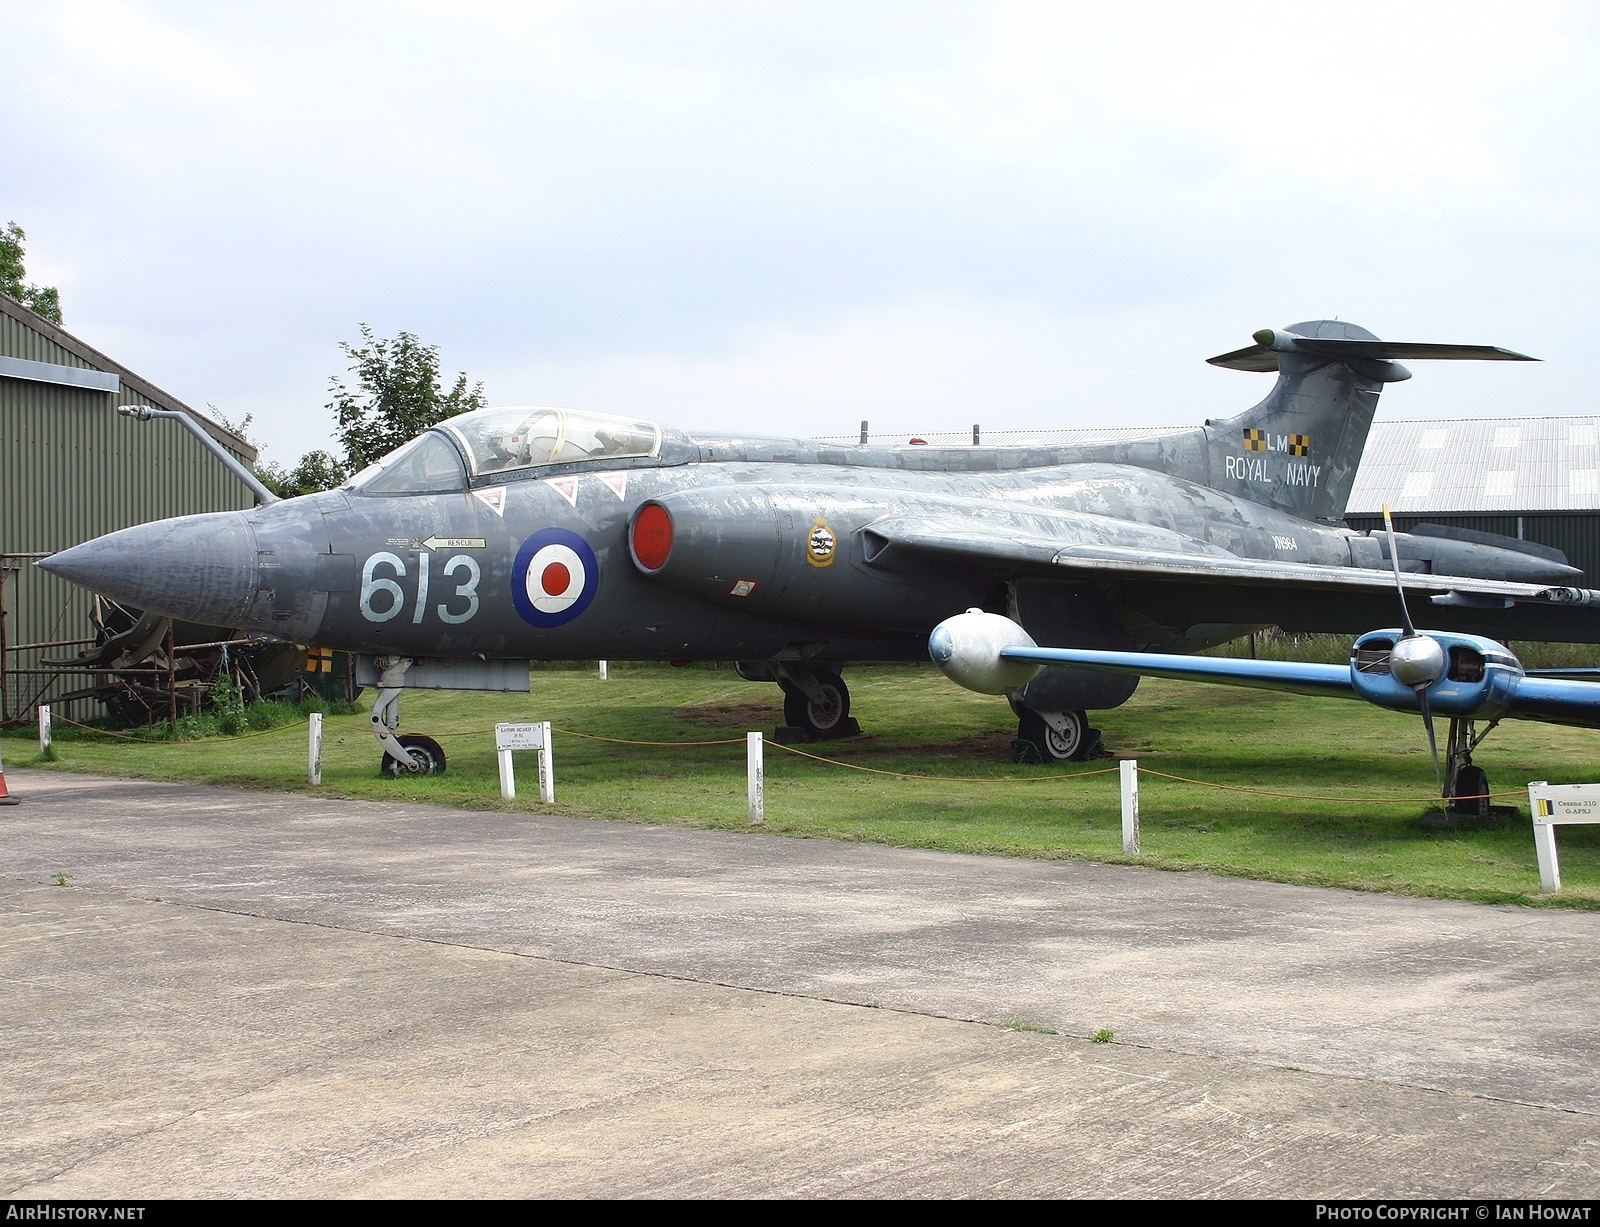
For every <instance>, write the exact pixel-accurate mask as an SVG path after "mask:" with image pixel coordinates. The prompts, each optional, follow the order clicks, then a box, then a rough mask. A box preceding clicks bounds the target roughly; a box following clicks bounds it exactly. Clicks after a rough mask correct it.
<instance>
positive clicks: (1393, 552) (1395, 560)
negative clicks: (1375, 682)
mask: <svg viewBox="0 0 1600 1227" xmlns="http://www.w3.org/2000/svg"><path fill="white" fill-rule="evenodd" d="M1383 526H1384V528H1385V529H1387V530H1388V533H1389V561H1390V563H1392V564H1393V566H1394V590H1395V592H1396V593H1397V594H1399V597H1400V618H1401V620H1402V621H1403V622H1404V623H1405V627H1406V636H1407V638H1409V637H1410V636H1412V635H1415V634H1416V633H1417V628H1416V627H1414V626H1412V625H1411V611H1410V610H1409V609H1407V608H1406V590H1405V586H1404V585H1403V584H1401V582H1400V547H1399V546H1398V545H1396V544H1395V539H1394V517H1393V516H1391V515H1390V514H1389V504H1388V503H1385V504H1384V505H1383Z"/></svg>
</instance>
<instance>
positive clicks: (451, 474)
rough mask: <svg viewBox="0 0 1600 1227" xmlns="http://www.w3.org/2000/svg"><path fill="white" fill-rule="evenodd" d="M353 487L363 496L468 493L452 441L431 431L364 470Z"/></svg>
mask: <svg viewBox="0 0 1600 1227" xmlns="http://www.w3.org/2000/svg"><path fill="white" fill-rule="evenodd" d="M350 485H351V486H352V487H354V488H355V489H357V490H359V491H361V493H363V494H447V493H449V492H450V491H451V490H465V489H466V488H467V474H466V472H465V470H463V469H462V467H461V456H460V454H459V453H458V452H457V451H456V449H455V448H454V447H452V446H451V444H450V440H449V439H446V438H445V437H444V436H443V435H439V434H435V433H434V432H433V431H431V430H430V431H429V432H428V433H427V434H424V435H419V436H418V437H417V438H415V439H413V440H411V442H410V443H406V444H403V445H402V446H400V447H397V448H395V450H394V451H392V452H390V453H389V454H388V455H387V456H385V457H384V458H383V459H382V460H379V461H377V462H376V463H374V464H370V465H368V466H367V467H366V468H364V469H362V470H361V472H359V473H357V474H356V475H355V476H354V477H352V478H351V479H350Z"/></svg>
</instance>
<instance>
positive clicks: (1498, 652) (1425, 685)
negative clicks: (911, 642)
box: [928, 609, 1600, 803]
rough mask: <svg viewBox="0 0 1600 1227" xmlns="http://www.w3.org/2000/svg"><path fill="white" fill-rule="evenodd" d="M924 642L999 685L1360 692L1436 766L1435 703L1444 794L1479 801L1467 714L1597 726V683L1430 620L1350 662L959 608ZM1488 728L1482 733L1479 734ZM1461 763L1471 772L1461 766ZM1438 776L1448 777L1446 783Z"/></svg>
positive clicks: (974, 685) (969, 683) (973, 683)
mask: <svg viewBox="0 0 1600 1227" xmlns="http://www.w3.org/2000/svg"><path fill="white" fill-rule="evenodd" d="M928 653H929V655H930V656H932V657H933V660H934V663H935V664H937V665H938V666H939V668H940V670H941V671H943V673H944V674H945V676H946V677H948V678H950V679H951V680H952V681H954V682H956V683H957V684H958V685H961V686H964V687H966V688H967V689H969V690H976V691H978V692H979V693H983V694H1005V693H1009V692H1013V691H1016V690H1017V689H1019V688H1020V687H1022V686H1025V685H1026V684H1027V683H1028V682H1029V681H1030V680H1031V679H1032V677H1033V675H1034V674H1035V673H1036V672H1038V670H1039V669H1040V668H1041V667H1044V666H1048V665H1055V666H1061V665H1068V666H1074V667H1077V668H1084V669H1094V670H1101V671H1104V672H1109V673H1124V674H1134V675H1138V676H1141V677H1164V678H1172V679H1175V680H1178V681H1193V682H1213V683H1217V684H1220V685H1224V686H1245V687H1251V688H1254V689H1258V690H1280V691H1287V692H1290V693H1294V694H1306V695H1318V696H1329V697H1333V698H1346V699H1361V700H1363V701H1365V702H1368V703H1372V704H1375V705H1377V706H1379V707H1387V708H1389V709H1391V710H1394V711H1412V712H1417V713H1418V714H1420V715H1421V716H1422V718H1423V721H1424V723H1425V724H1426V726H1427V733H1428V743H1429V745H1430V747H1432V748H1433V751H1434V757H1435V763H1436V765H1437V759H1438V748H1437V743H1436V741H1435V740H1434V734H1433V714H1434V713H1436V712H1437V713H1439V714H1442V715H1444V716H1446V717H1448V718H1449V721H1450V736H1449V742H1448V748H1447V756H1448V761H1449V771H1448V775H1447V776H1444V775H1441V780H1440V783H1441V787H1442V788H1443V790H1444V794H1445V795H1446V796H1447V797H1450V798H1452V802H1453V803H1454V801H1455V799H1456V798H1461V797H1469V798H1471V799H1472V800H1473V801H1486V799H1487V782H1486V781H1485V780H1484V779H1483V774H1482V772H1481V771H1480V770H1478V769H1477V768H1472V759H1471V754H1472V751H1473V750H1474V749H1475V748H1476V747H1477V744H1478V743H1479V742H1480V741H1481V740H1482V735H1478V736H1475V735H1474V733H1473V724H1474V722H1476V721H1486V722H1488V726H1489V728H1491V729H1492V728H1493V727H1494V725H1495V724H1496V723H1498V722H1499V721H1501V720H1503V719H1508V718H1509V719H1521V720H1538V721H1543V722H1545V723H1549V724H1567V725H1575V726H1578V727H1580V728H1600V684H1597V683H1595V682H1592V681H1589V682H1586V681H1574V680H1570V679H1566V678H1557V677H1549V676H1529V675H1528V673H1527V672H1526V671H1525V670H1524V669H1523V667H1522V662H1521V661H1519V660H1518V659H1517V658H1516V656H1515V655H1514V654H1513V653H1512V652H1511V650H1510V649H1509V648H1507V647H1506V646H1505V645H1504V644H1502V643H1497V642H1496V641H1494V640H1493V639H1486V638H1484V637H1483V636H1481V635H1464V634H1451V633H1445V632H1440V631H1431V630H1429V631H1412V630H1399V629H1391V630H1381V631H1369V632H1368V633H1367V634H1365V635H1362V636H1361V637H1360V638H1359V639H1357V640H1356V641H1355V643H1354V644H1353V645H1352V647H1351V649H1350V663H1349V664H1348V665H1323V664H1308V663H1299V662H1294V661H1280V660H1230V659H1224V658H1219V657H1207V656H1178V655H1171V654H1167V653H1156V652H1110V651H1095V650H1089V649H1081V648H1046V647H1040V646H1039V645H1038V644H1036V643H1034V642H1033V638H1032V637H1031V636H1030V635H1029V634H1028V633H1027V632H1026V631H1025V630H1023V629H1022V627H1020V626H1018V625H1017V624H1016V623H1015V622H1012V621H1011V620H1010V619H1009V618H1003V617H1000V616H999V615H997V614H989V613H984V612H982V611H981V610H976V609H972V610H968V611H967V612H966V613H964V614H958V615H957V616H956V617H953V618H948V619H946V620H945V621H944V622H941V623H940V624H939V625H938V626H937V627H935V628H934V631H933V634H932V635H930V636H929V638H928ZM1487 732H1488V730H1487V729H1486V730H1485V732H1484V735H1487ZM1468 768H1471V770H1472V774H1470V775H1469V774H1466V773H1467V769H1468ZM1446 780H1448V783H1446Z"/></svg>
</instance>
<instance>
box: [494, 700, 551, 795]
mask: <svg viewBox="0 0 1600 1227" xmlns="http://www.w3.org/2000/svg"><path fill="white" fill-rule="evenodd" d="M494 748H495V750H496V752H497V754H498V756H499V759H500V798H501V800H503V801H510V800H512V799H513V798H515V797H516V795H517V780H516V776H515V775H514V774H513V773H512V769H511V752H512V751H513V750H537V751H539V800H540V801H542V802H543V803H544V804H546V805H552V804H554V803H555V799H556V769H555V764H554V763H553V762H551V759H550V721H548V720H542V721H540V722H539V723H538V724H497V725H495V726H494Z"/></svg>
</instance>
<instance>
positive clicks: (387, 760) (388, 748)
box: [370, 656, 445, 776]
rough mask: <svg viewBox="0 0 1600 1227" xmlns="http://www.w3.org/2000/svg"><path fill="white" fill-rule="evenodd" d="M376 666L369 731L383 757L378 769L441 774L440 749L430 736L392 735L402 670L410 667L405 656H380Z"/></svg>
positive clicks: (392, 773) (397, 720) (397, 721)
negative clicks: (376, 672)
mask: <svg viewBox="0 0 1600 1227" xmlns="http://www.w3.org/2000/svg"><path fill="white" fill-rule="evenodd" d="M374 663H376V665H377V667H378V697H377V699H376V700H375V701H374V702H373V704H372V715H371V717H370V720H371V722H372V734H373V736H374V737H376V738H377V739H378V744H379V745H380V746H382V747H383V761H382V762H381V763H379V764H378V770H379V771H381V772H382V773H383V774H384V775H390V776H401V775H443V774H444V769H445V760H444V750H443V749H442V748H441V747H440V745H439V743H438V742H437V741H435V740H434V739H433V738H432V737H422V736H418V735H415V734H408V735H407V736H404V737H397V736H395V730H396V729H397V728H399V727H400V694H401V690H402V687H403V684H404V682H405V676H406V670H407V669H409V668H410V667H411V658H410V657H408V656H380V657H379V658H378V659H377V661H376V662H374Z"/></svg>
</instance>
